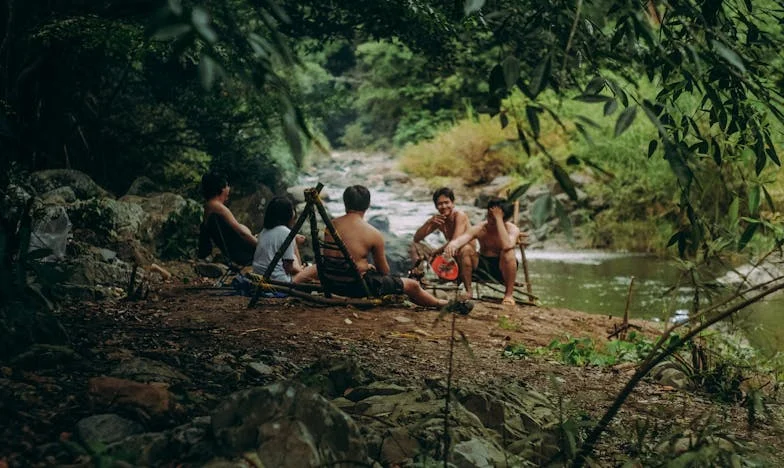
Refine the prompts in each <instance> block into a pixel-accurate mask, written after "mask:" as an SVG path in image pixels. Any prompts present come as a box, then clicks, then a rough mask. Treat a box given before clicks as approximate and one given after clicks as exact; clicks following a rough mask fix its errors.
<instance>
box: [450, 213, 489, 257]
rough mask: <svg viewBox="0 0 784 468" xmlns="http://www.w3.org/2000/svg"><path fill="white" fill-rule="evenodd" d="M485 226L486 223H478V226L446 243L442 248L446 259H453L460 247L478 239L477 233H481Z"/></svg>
mask: <svg viewBox="0 0 784 468" xmlns="http://www.w3.org/2000/svg"><path fill="white" fill-rule="evenodd" d="M485 224H486V223H484V222H483V223H480V224H477V225H476V226H473V227H471V228H469V229H468V230H467V231H466V232H464V233H463V234H461V235H459V236H457V237H455V238H454V239H452V240H451V241H449V243H447V244H446V246H445V247H444V253H445V254H446V255H447V256H448V257H454V256H455V252H457V251H458V250H460V247H462V246H464V245H466V244H467V243H469V242H471V241H472V240H474V239H476V238H477V237H479V233H481V232H482V229H484V227H485Z"/></svg>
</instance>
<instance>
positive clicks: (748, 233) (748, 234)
mask: <svg viewBox="0 0 784 468" xmlns="http://www.w3.org/2000/svg"><path fill="white" fill-rule="evenodd" d="M758 227H759V223H751V224H749V225H748V226H746V230H744V231H743V234H741V236H740V241H738V250H743V248H744V247H746V245H748V243H749V242H750V241H751V239H752V237H754V233H755V232H757V228H758Z"/></svg>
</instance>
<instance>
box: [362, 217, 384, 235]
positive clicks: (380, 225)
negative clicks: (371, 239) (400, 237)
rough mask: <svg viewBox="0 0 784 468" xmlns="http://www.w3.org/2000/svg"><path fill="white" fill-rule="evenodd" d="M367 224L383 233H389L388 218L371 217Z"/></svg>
mask: <svg viewBox="0 0 784 468" xmlns="http://www.w3.org/2000/svg"><path fill="white" fill-rule="evenodd" d="M367 222H368V224H370V225H371V226H373V227H374V228H376V229H378V230H379V231H381V232H383V233H388V232H389V217H388V216H387V215H383V214H377V215H373V216H371V217H370V218H368V220H367Z"/></svg>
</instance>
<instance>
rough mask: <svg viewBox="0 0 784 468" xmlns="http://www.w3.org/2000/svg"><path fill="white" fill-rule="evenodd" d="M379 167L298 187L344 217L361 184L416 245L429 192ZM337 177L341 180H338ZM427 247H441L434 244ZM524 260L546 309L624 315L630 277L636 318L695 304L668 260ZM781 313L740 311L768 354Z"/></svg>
mask: <svg viewBox="0 0 784 468" xmlns="http://www.w3.org/2000/svg"><path fill="white" fill-rule="evenodd" d="M378 164H388V161H383V163H381V162H379V161H375V162H374V159H373V158H369V159H368V160H367V164H362V165H360V166H359V167H356V166H357V165H356V164H355V165H354V167H351V168H350V169H347V168H346V167H341V166H340V165H339V162H338V163H336V164H335V165H331V166H329V167H328V171H329V172H328V173H326V174H325V172H323V169H322V170H319V169H318V168H317V169H315V170H313V171H312V172H311V173H310V174H309V175H304V176H302V177H301V178H300V180H299V183H300V184H302V185H306V186H308V185H309V186H312V185H314V184H315V182H316V181H321V182H323V183H325V187H324V190H323V192H322V193H323V194H325V195H326V196H325V197H324V198H325V199H326V200H327V201H326V205H327V208H328V209H329V211H330V212H331V213H333V214H335V215H340V214H342V213H343V212H344V209H343V203H342V200H341V195H342V192H343V189H344V188H345V187H346V186H347V185H351V184H356V183H361V184H363V185H365V186H367V187H368V188H369V189H370V190H371V194H372V197H371V207H370V210H369V211H368V213H367V217H368V218H370V217H373V216H376V215H385V216H387V217H388V218H389V225H390V231H392V232H393V233H394V234H397V235H400V236H404V237H406V238H412V237H413V233H414V231H415V230H416V229H417V228H418V227H419V226H421V225H422V223H424V221H425V220H426V219H427V218H428V217H429V216H431V215H433V214H434V213H435V210H434V208H433V204H432V202H431V200H430V199H429V195H428V194H427V191H424V190H419V191H415V193H416V194H415V195H414V196H415V197H416V199H412V189H411V186H410V184H395V183H392V184H388V183H384V179H383V177H382V176H381V175H382V174H383V173H384V172H385V171H386V170H388V166H387V167H382V168H379V167H378ZM373 168H376V169H377V170H374V169H373ZM336 173H337V174H340V175H341V177H335V174H336ZM380 174H381V175H380ZM325 175H326V177H325ZM336 179H337V180H336ZM459 201H460V200H458V202H459ZM457 207H458V208H460V209H462V210H464V211H465V212H466V213H468V214H469V217H470V218H471V221H472V222H478V221H480V220H481V219H482V216H483V214H484V213H483V212H482V211H480V210H478V209H477V208H475V207H473V206H470V205H464V204H459V203H458V205H457ZM432 237H435V236H432ZM429 240H431V241H435V242H438V240H437V239H432V238H431V239H429ZM519 256H520V254H519V253H518V258H519ZM526 259H527V261H528V265H529V271H530V276H531V285H532V290H533V293H534V294H535V295H537V296H538V297H539V298H540V303H541V304H542V305H544V306H548V307H563V308H568V309H574V310H579V311H584V312H588V313H594V314H607V315H614V316H623V314H624V310H625V308H626V301H627V296H628V295H629V283H630V282H631V278H632V277H634V285H633V288H632V292H631V299H630V302H629V314H630V316H631V317H632V318H645V319H652V320H660V321H673V320H682V319H683V318H685V316H686V315H685V314H687V311H688V308H689V306H690V304H691V300H692V293H691V290H690V288H688V287H678V286H677V285H676V282H677V279H678V271H677V268H676V266H675V264H674V263H673V262H672V261H669V260H667V259H661V258H658V257H652V256H646V255H638V254H629V253H613V252H604V251H573V250H558V251H547V250H536V249H534V248H529V249H528V250H526ZM518 274H519V279H518V281H520V282H523V281H524V279H523V277H522V276H523V273H522V268H521V269H520V271H519V273H518ZM781 311H784V294H778V295H774V296H773V297H772V299H769V300H766V301H763V302H760V303H758V304H755V305H754V306H752V307H751V308H749V309H747V310H746V311H743V312H742V313H741V314H740V317H739V318H738V320H736V323H739V324H740V326H741V327H742V329H744V330H745V331H746V335H747V337H748V338H749V341H750V342H751V343H752V344H753V345H755V346H757V347H758V348H760V349H763V350H765V351H766V352H769V353H772V352H775V351H777V350H782V351H784V322H782V321H781V320H780V318H779V317H780V312H781Z"/></svg>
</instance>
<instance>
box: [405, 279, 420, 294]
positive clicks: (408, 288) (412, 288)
mask: <svg viewBox="0 0 784 468" xmlns="http://www.w3.org/2000/svg"><path fill="white" fill-rule="evenodd" d="M401 280H402V281H403V292H404V293H406V294H407V295H409V296H410V295H412V294H415V293H416V292H417V290H418V289H421V287H420V286H419V282H418V281H416V280H413V279H411V278H401Z"/></svg>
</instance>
